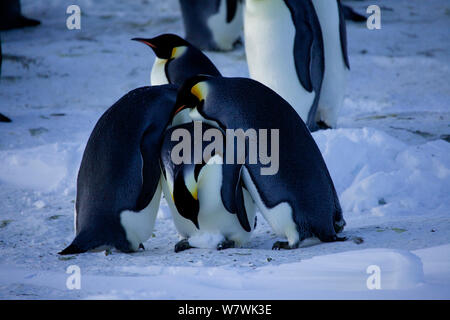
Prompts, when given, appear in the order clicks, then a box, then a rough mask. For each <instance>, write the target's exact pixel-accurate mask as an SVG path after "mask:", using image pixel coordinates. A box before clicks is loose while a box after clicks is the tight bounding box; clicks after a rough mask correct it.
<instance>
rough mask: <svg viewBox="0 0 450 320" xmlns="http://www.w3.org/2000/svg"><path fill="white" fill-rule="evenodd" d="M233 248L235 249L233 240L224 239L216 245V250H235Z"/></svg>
mask: <svg viewBox="0 0 450 320" xmlns="http://www.w3.org/2000/svg"><path fill="white" fill-rule="evenodd" d="M235 247H236V243H235V242H234V241H233V240H228V239H225V240H223V241H221V242H219V244H218V245H217V250H224V249H231V248H235Z"/></svg>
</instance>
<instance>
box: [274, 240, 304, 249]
mask: <svg viewBox="0 0 450 320" xmlns="http://www.w3.org/2000/svg"><path fill="white" fill-rule="evenodd" d="M299 244H300V242H297V243H294V244H293V245H290V244H289V242H288V241H277V242H275V243H274V244H273V246H272V250H281V249H285V250H291V249H297V248H298V246H299Z"/></svg>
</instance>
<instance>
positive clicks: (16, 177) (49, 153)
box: [0, 143, 81, 192]
mask: <svg viewBox="0 0 450 320" xmlns="http://www.w3.org/2000/svg"><path fill="white" fill-rule="evenodd" d="M80 158H81V153H80V150H79V146H74V145H69V144H58V143H54V144H47V145H42V146H38V147H35V148H28V149H20V150H7V151H2V152H0V181H3V182H6V183H10V184H13V185H16V186H18V187H22V188H28V189H33V190H36V191H42V192H49V191H53V190H55V189H56V188H57V187H58V186H59V185H60V183H61V182H62V181H63V180H64V178H66V177H67V178H68V180H70V181H68V183H69V184H70V185H74V184H75V172H76V168H78V165H79V159H80Z"/></svg>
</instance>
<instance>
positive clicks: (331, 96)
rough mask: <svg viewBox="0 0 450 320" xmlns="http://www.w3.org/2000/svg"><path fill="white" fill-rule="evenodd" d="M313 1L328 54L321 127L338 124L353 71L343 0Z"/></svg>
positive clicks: (319, 114)
mask: <svg viewBox="0 0 450 320" xmlns="http://www.w3.org/2000/svg"><path fill="white" fill-rule="evenodd" d="M312 3H313V5H314V8H315V11H316V13H317V16H318V17H319V22H320V27H321V29H322V36H323V47H324V54H325V73H324V76H323V82H322V89H321V93H320V100H319V105H318V107H317V114H316V122H317V123H318V124H319V127H321V128H336V124H337V118H338V113H339V109H340V108H341V106H342V103H343V102H344V96H345V90H346V88H347V78H348V73H349V71H350V63H349V59H348V53H347V30H346V25H345V18H344V12H343V10H342V5H341V1H340V0H332V1H330V0H312Z"/></svg>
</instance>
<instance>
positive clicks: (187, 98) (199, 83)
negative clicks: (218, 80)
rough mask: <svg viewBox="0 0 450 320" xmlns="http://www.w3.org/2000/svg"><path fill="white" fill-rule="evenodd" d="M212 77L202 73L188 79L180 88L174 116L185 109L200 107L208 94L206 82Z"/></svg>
mask: <svg viewBox="0 0 450 320" xmlns="http://www.w3.org/2000/svg"><path fill="white" fill-rule="evenodd" d="M212 78H213V77H212V76H209V75H203V74H201V75H197V76H194V77H192V78H189V79H187V80H186V81H185V82H184V83H183V85H182V86H181V87H180V89H179V90H178V94H177V101H176V102H175V108H174V114H173V116H172V117H174V116H175V115H176V114H177V113H178V112H180V111H182V110H184V109H194V108H197V109H200V108H201V107H202V105H203V102H204V100H205V99H206V96H207V94H208V86H207V83H206V82H207V81H208V80H210V79H212Z"/></svg>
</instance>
